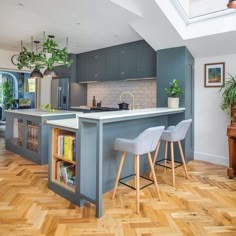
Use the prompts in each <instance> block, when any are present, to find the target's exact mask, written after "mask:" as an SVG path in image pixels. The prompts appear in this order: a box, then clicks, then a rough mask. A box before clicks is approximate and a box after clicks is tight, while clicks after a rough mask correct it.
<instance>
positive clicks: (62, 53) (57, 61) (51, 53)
mask: <svg viewBox="0 0 236 236" xmlns="http://www.w3.org/2000/svg"><path fill="white" fill-rule="evenodd" d="M72 62H73V61H72V60H68V52H67V50H66V48H63V49H59V46H58V44H57V43H56V42H55V41H54V40H53V39H52V38H47V39H46V40H45V41H44V43H43V49H42V51H41V52H39V53H37V54H35V53H34V52H30V51H28V50H27V49H26V48H25V47H23V50H22V51H21V52H20V54H19V56H18V57H17V68H18V69H19V70H21V69H22V68H23V67H26V68H29V69H32V68H36V69H41V68H43V67H47V68H48V69H50V70H51V69H53V68H54V66H56V65H67V66H70V65H71V64H72Z"/></svg>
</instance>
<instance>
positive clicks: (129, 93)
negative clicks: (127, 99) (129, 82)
mask: <svg viewBox="0 0 236 236" xmlns="http://www.w3.org/2000/svg"><path fill="white" fill-rule="evenodd" d="M125 94H128V95H130V96H131V97H132V103H133V104H132V110H134V95H133V94H132V93H131V92H123V93H122V94H121V95H120V102H121V99H122V97H123V96H124V95H125Z"/></svg>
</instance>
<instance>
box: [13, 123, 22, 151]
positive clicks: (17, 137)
mask: <svg viewBox="0 0 236 236" xmlns="http://www.w3.org/2000/svg"><path fill="white" fill-rule="evenodd" d="M24 126H25V125H24V123H23V120H22V119H18V118H14V122H13V139H12V142H13V143H14V144H15V145H17V146H21V147H22V146H23V137H24Z"/></svg>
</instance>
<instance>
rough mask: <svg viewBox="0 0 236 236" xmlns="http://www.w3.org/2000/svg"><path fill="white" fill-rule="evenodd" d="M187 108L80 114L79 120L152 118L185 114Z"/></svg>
mask: <svg viewBox="0 0 236 236" xmlns="http://www.w3.org/2000/svg"><path fill="white" fill-rule="evenodd" d="M184 110H185V108H167V107H161V108H148V109H138V110H120V111H109V112H95V113H86V114H84V113H82V114H78V117H79V118H87V119H92V120H103V121H106V120H113V119H114V120H115V119H120V120H122V119H127V118H128V119H133V118H134V117H135V118H137V117H151V116H157V115H160V116H162V115H168V114H174V113H179V112H183V111H184Z"/></svg>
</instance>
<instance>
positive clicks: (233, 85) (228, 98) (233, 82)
mask: <svg viewBox="0 0 236 236" xmlns="http://www.w3.org/2000/svg"><path fill="white" fill-rule="evenodd" d="M229 76H230V78H227V79H226V81H225V84H224V87H222V88H221V89H220V91H223V93H222V97H223V101H222V104H221V109H222V110H223V111H226V112H228V111H229V109H230V108H231V106H232V105H233V104H236V76H235V77H233V76H232V75H230V74H229Z"/></svg>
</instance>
